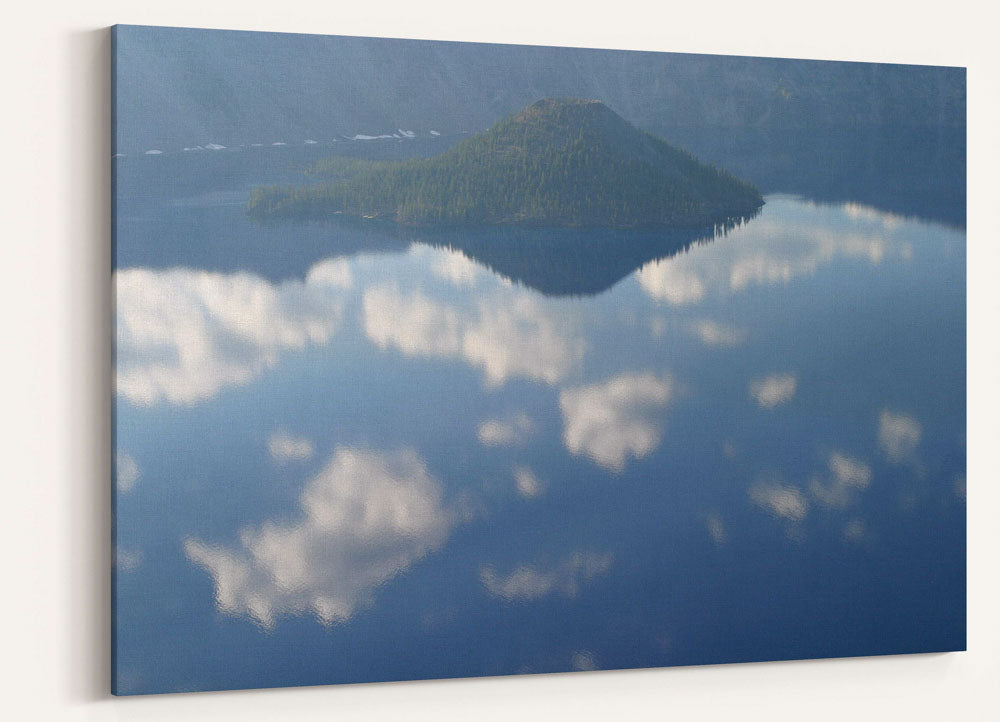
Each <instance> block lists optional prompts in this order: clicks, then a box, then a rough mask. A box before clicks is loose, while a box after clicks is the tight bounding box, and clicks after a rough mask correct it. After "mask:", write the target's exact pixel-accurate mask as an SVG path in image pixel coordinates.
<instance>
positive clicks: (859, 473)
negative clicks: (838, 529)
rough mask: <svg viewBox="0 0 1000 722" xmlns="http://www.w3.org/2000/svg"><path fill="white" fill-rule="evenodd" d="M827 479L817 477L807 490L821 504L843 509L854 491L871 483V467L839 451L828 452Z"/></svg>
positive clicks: (851, 498) (850, 500) (853, 494)
mask: <svg viewBox="0 0 1000 722" xmlns="http://www.w3.org/2000/svg"><path fill="white" fill-rule="evenodd" d="M828 466H829V470H830V479H829V481H822V480H820V479H818V478H816V479H813V480H812V481H811V482H810V483H809V491H810V493H811V494H812V495H813V497H814V498H815V499H816V500H817V501H818V502H819V503H820V504H822V505H823V506H826V507H831V508H835V509H843V508H845V507H846V506H848V505H849V504H850V503H851V502H852V501H853V499H854V496H855V493H856V492H858V491H863V490H864V489H867V488H868V487H869V486H870V485H871V481H872V470H871V467H870V466H868V465H867V464H865V463H864V462H862V461H859V460H858V459H854V458H852V457H850V456H848V455H847V454H844V453H842V452H840V451H834V452H833V453H831V454H830V458H829V462H828Z"/></svg>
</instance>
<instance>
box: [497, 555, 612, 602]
mask: <svg viewBox="0 0 1000 722" xmlns="http://www.w3.org/2000/svg"><path fill="white" fill-rule="evenodd" d="M613 561H614V557H613V556H612V555H611V554H610V553H608V554H596V553H593V552H575V553H574V554H572V555H571V556H570V557H569V558H568V559H566V560H565V561H564V562H562V563H560V564H557V565H555V566H552V567H548V568H546V567H544V566H542V565H537V564H522V565H520V566H518V567H517V568H516V569H514V570H513V571H512V572H510V573H509V574H497V572H496V571H494V570H493V568H492V567H489V566H485V567H483V568H482V569H480V571H479V579H480V581H481V582H482V583H483V586H484V587H486V590H487V591H488V592H489V593H490V594H492V595H493V596H495V597H500V598H501V599H503V600H504V601H506V602H528V601H533V600H535V599H540V598H542V597H545V596H548V595H549V594H555V593H558V594H562V595H563V596H567V597H575V596H576V595H577V594H578V593H579V590H580V586H581V585H582V584H583V583H584V582H586V581H588V580H590V579H593V578H595V577H598V576H602V575H604V574H607V573H608V571H609V570H610V569H611V564H612V562H613Z"/></svg>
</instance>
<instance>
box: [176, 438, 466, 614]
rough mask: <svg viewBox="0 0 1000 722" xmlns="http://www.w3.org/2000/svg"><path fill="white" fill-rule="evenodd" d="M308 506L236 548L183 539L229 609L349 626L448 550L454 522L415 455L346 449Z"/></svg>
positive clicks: (303, 499)
mask: <svg viewBox="0 0 1000 722" xmlns="http://www.w3.org/2000/svg"><path fill="white" fill-rule="evenodd" d="M299 504H300V507H301V518H300V519H299V520H298V521H294V522H266V523H264V524H262V525H260V526H259V527H257V528H247V529H244V530H243V531H242V532H241V534H240V543H239V545H238V546H237V547H236V548H234V549H229V548H225V547H221V546H213V545H210V544H206V543H204V542H202V541H199V540H196V539H188V540H186V541H185V542H184V551H185V553H186V554H187V556H188V558H189V559H191V560H192V561H193V562H195V563H197V564H198V565H200V566H202V567H204V568H205V569H206V570H207V571H208V572H209V573H210V574H211V575H212V578H213V581H214V583H215V598H216V603H217V605H218V607H219V609H220V610H221V611H223V612H226V613H229V614H234V615H242V616H247V617H250V618H252V619H254V620H255V621H257V622H258V623H259V624H261V625H263V626H265V627H270V626H272V625H273V624H274V622H275V619H276V618H277V617H278V616H279V615H283V614H305V613H311V614H314V615H315V616H316V617H317V618H318V619H319V620H321V621H322V622H323V623H325V624H331V623H334V622H344V621H346V620H348V619H350V618H351V617H352V616H353V615H354V613H355V612H356V611H357V610H358V609H359V608H363V607H365V606H367V605H369V604H371V603H372V600H373V598H374V594H375V591H376V590H377V589H378V587H379V586H380V585H383V584H385V583H386V582H388V581H389V580H390V579H392V578H393V577H395V576H396V575H398V574H400V573H402V572H404V571H406V570H407V569H408V568H409V567H411V566H412V565H413V564H415V563H416V562H417V561H418V560H420V559H421V558H422V557H424V556H426V555H427V554H428V553H429V552H431V551H433V550H435V549H437V548H439V547H441V546H442V545H443V544H444V543H445V541H446V540H447V538H448V536H449V534H450V531H451V528H452V526H453V523H454V515H453V514H452V513H451V512H450V511H449V510H448V509H446V508H445V506H444V503H443V499H442V489H441V484H440V483H439V482H438V481H437V480H436V479H434V478H433V477H432V476H431V475H430V474H429V473H428V471H427V468H426V466H425V464H424V462H423V460H421V459H420V457H419V456H417V454H416V453H414V452H412V451H402V452H397V453H382V452H377V451H361V450H355V449H349V448H343V447H341V448H338V449H337V450H336V452H335V453H334V455H333V458H332V459H331V460H330V461H329V463H328V464H327V465H326V467H325V468H324V469H323V470H322V471H321V472H319V474H317V475H316V476H315V477H313V479H312V480H310V481H309V482H308V484H307V485H306V487H305V489H304V490H303V492H302V494H301V496H300V498H299Z"/></svg>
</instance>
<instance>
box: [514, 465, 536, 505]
mask: <svg viewBox="0 0 1000 722" xmlns="http://www.w3.org/2000/svg"><path fill="white" fill-rule="evenodd" d="M514 482H515V483H516V485H517V493H518V494H520V495H521V496H523V497H525V498H526V499H532V498H534V497H536V496H538V495H539V494H541V493H542V488H543V484H542V482H541V481H540V480H539V479H538V477H537V476H535V472H533V471H532V470H531V468H530V467H528V466H515V467H514Z"/></svg>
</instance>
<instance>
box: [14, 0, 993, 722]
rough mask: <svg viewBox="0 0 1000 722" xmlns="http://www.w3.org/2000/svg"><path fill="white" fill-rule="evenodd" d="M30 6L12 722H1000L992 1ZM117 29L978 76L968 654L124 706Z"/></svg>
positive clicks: (22, 46)
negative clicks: (111, 81)
mask: <svg viewBox="0 0 1000 722" xmlns="http://www.w3.org/2000/svg"><path fill="white" fill-rule="evenodd" d="M644 5H647V4H644V3H641V2H639V1H638V0H618V1H617V2H605V3H601V4H600V5H599V6H598V7H594V8H586V7H585V6H583V5H582V4H581V3H579V2H561V3H559V4H555V3H551V4H543V3H542V2H541V0H534V1H532V0H492V1H490V2H486V3H476V2H472V1H471V0H464V1H461V2H460V1H459V0H412V1H410V0H405V1H404V0H376V2H357V1H356V2H353V3H333V2H329V0H269V1H261V0H169V1H168V2H162V1H156V2H147V3H141V2H123V1H117V0H90V1H89V2H69V1H68V0H66V1H60V0H15V1H14V2H12V3H8V4H7V5H6V7H5V11H4V22H3V31H2V32H3V36H4V37H3V41H2V43H0V52H2V53H3V57H2V59H3V63H2V65H0V68H2V70H0V72H2V73H3V84H2V86H0V98H2V99H3V100H4V101H6V102H5V103H4V108H3V110H2V111H0V123H2V127H3V132H2V134H0V147H2V151H0V183H2V191H0V199H2V202H3V215H2V219H3V220H2V225H0V228H2V236H0V274H2V275H0V299H2V304H0V314H2V320H3V322H2V325H0V329H2V332H3V338H4V343H3V346H2V349H3V350H2V352H0V369H2V371H3V373H2V374H0V378H2V387H0V405H2V408H3V415H2V420H3V427H2V433H0V445H2V446H0V452H2V457H0V458H2V459H3V467H2V468H3V473H2V475H0V499H2V505H0V509H2V510H3V512H4V513H3V516H2V517H0V534H2V535H3V536H2V539H3V549H4V558H3V564H4V567H3V572H4V578H5V581H4V584H3V590H4V591H3V594H2V602H0V604H2V609H3V618H4V619H6V620H7V624H8V626H7V627H6V628H4V629H3V633H2V636H0V648H2V653H0V710H3V711H4V712H6V713H7V714H5V715H4V716H5V717H6V718H7V719H70V720H72V719H86V720H91V719H93V720H104V719H125V720H133V719H135V720H146V719H164V720H185V721H187V720H197V719H212V720H228V719H240V720H260V719H276V718H277V719H314V718H315V719H320V718H322V719H338V720H340V719H369V720H370V719H374V720H379V719H405V720H423V719H428V720H429V719H434V720H470V719H475V720H478V719H487V720H489V719H518V718H520V719H529V720H534V719H539V720H540V719H549V718H550V717H552V716H559V717H562V718H566V719H573V720H577V719H579V720H596V719H605V718H608V717H612V718H617V719H621V720H628V719H636V718H649V717H654V716H655V717H657V718H658V717H661V716H664V717H665V716H670V717H674V718H678V719H688V718H695V717H696V718H697V719H704V720H722V719H731V718H736V719H768V720H778V719H791V718H795V717H803V718H808V719H812V720H823V719H842V718H850V719H855V720H868V719H893V720H895V719H906V718H909V719H933V718H937V719H961V720H977V719H1000V711H998V707H1000V701H998V697H997V694H996V688H997V686H998V683H1000V632H998V629H1000V627H998V624H997V615H998V603H997V597H998V592H1000V584H998V581H997V576H998V571H1000V565H998V563H997V560H996V553H997V552H998V551H1000V543H998V542H1000V534H998V528H1000V524H998V523H997V522H996V521H995V520H994V518H993V517H994V516H995V510H996V509H997V508H998V502H1000V495H998V492H997V486H998V482H1000V473H998V472H1000V465H998V463H997V453H996V449H997V443H998V440H997V430H996V426H995V420H994V415H995V409H996V406H997V403H998V401H1000V394H998V391H1000V371H998V369H1000V363H998V362H1000V343H998V341H997V326H998V322H997V319H998V318H1000V302H998V301H1000V294H998V292H997V286H998V281H997V278H996V277H997V274H998V271H1000V263H998V260H1000V254H998V251H997V247H998V244H1000V223H998V220H997V215H996V212H995V208H996V197H997V195H998V190H1000V182H998V180H997V176H996V172H995V168H996V166H997V162H998V160H1000V157H998V140H997V137H998V129H1000V124H998V123H997V118H998V113H1000V102H998V101H1000V80H998V78H1000V63H998V57H1000V55H998V52H997V45H998V43H1000V39H998V37H997V35H996V24H997V20H998V18H997V17H993V16H992V14H993V11H991V10H988V9H986V8H987V7H988V4H987V3H985V2H982V3H980V2H976V1H975V0H969V1H966V0H953V1H952V2H941V1H940V0H938V1H937V2H934V3H928V2H923V1H922V0H911V1H910V2H897V1H892V2H877V1H876V0H837V1H836V2H827V3H816V4H814V3H809V2H802V0H794V1H784V0H742V1H739V0H728V1H726V2H715V3H710V2H708V1H707V0H706V1H701V2H687V3H684V6H688V5H689V6H691V7H690V8H688V9H678V8H668V7H666V3H664V2H649V3H648V7H645V6H644ZM116 22H125V23H141V24H162V25H188V26H202V27H221V28H240V29H256V30H288V31H300V32H315V33H339V34H348V35H350V34H355V35H381V36H396V37H423V38H437V39H455V40H480V41H499V42H520V43H541V44H551V45H582V46H595V47H615V48H617V47H621V48H641V49H650V50H678V51H693V52H715V53H732V54H746V55H777V56H786V57H811V58H831V59H849V60H872V61H900V62H913V63H928V64H950V65H967V66H968V68H969V75H968V79H969V111H970V115H969V139H970V143H969V171H970V185H969V208H970V214H969V225H968V230H969V308H970V326H969V388H970V399H969V412H970V425H969V473H968V480H969V651H968V652H966V653H960V654H943V655H921V656H911V657H886V658H870V659H856V660H828V661H818V662H800V663H777V664H754V665H731V666H720V667H705V668H686V669H684V668H680V669H666V670H650V671H640V672H605V673H594V674H575V675H557V676H548V677H521V678H509V679H491V680H463V681H453V682H433V683H404V684H393V685H364V686H354V687H328V688H313V689H299V690H275V691H257V692H245V693H217V694H196V695H170V696H164V697H150V698H132V699H121V700H115V699H112V698H110V697H108V696H107V694H106V690H107V688H108V672H107V639H108V612H107V604H108V592H107V588H108V574H107V572H106V571H105V567H106V566H107V565H106V561H105V560H106V558H107V556H106V555H107V545H108V539H109V530H108V512H107V507H108V498H107V491H106V482H105V479H106V478H107V474H108V455H107V453H106V451H105V449H106V448H107V446H108V421H107V412H108V399H107V395H108V393H109V389H110V379H109V370H108V369H109V363H110V362H109V358H108V353H107V340H106V339H107V337H108V333H109V318H108V317H109V313H110V288H109V278H108V273H107V266H108V240H107V237H108V219H107V173H108V162H109V159H108V156H109V155H110V152H109V145H108V140H107V135H108V122H109V118H108V110H107V108H108V103H109V89H108V82H107V75H108V67H107V53H108V36H107V33H106V31H104V30H102V28H104V27H106V26H108V25H111V24H113V23H116Z"/></svg>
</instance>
